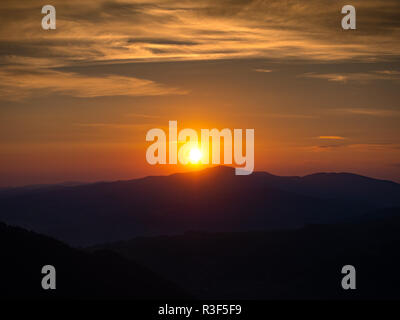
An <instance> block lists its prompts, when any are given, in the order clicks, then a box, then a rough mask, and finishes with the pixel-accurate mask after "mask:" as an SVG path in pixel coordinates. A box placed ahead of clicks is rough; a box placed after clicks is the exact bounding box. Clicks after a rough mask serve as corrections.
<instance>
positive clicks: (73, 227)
mask: <svg viewBox="0 0 400 320" xmlns="http://www.w3.org/2000/svg"><path fill="white" fill-rule="evenodd" d="M398 205H400V185H399V184H396V183H394V182H390V181H383V180H376V179H371V178H367V177H362V176H358V175H354V174H347V173H321V174H314V175H310V176H305V177H279V176H274V175H271V174H268V173H263V172H256V173H254V174H252V175H249V176H236V175H235V174H234V170H233V169H232V168H229V167H214V168H209V169H205V170H201V171H196V172H189V173H181V174H173V175H170V176H159V177H147V178H143V179H135V180H129V181H116V182H101V183H94V184H84V185H78V186H57V187H54V188H51V187H46V188H39V189H35V190H24V192H22V193H12V194H4V193H3V195H2V196H1V193H0V220H3V221H5V222H7V223H9V224H12V225H18V226H22V227H25V228H28V229H32V230H35V231H37V232H40V233H43V234H47V235H51V236H53V237H55V238H57V239H60V240H63V241H66V242H68V243H69V244H72V245H78V246H79V245H81V246H85V245H91V244H95V243H102V242H110V241H115V240H121V239H128V238H131V237H132V236H139V235H160V234H177V233H181V232H185V231H187V230H203V231H248V230H265V229H274V228H275V229H276V228H298V227H302V226H304V225H307V224H311V223H336V222H340V221H353V220H355V219H359V218H360V217H363V216H365V214H367V213H368V212H371V211H373V210H376V209H380V208H387V207H393V206H398Z"/></svg>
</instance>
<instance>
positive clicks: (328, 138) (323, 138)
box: [318, 136, 347, 140]
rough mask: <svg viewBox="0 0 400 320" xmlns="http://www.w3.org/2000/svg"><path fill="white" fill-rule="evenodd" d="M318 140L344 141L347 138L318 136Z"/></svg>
mask: <svg viewBox="0 0 400 320" xmlns="http://www.w3.org/2000/svg"><path fill="white" fill-rule="evenodd" d="M318 139H321V140H345V139H347V138H345V137H341V136H319V137H318Z"/></svg>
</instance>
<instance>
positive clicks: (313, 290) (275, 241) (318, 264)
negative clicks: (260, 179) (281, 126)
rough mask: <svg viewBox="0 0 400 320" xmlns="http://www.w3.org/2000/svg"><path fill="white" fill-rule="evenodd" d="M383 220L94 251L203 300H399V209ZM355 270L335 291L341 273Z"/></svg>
mask: <svg viewBox="0 0 400 320" xmlns="http://www.w3.org/2000/svg"><path fill="white" fill-rule="evenodd" d="M375 216H382V217H385V218H382V219H378V220H377V219H374V220H368V221H363V222H357V223H346V224H337V225H336V224H335V225H310V226H307V227H304V228H301V229H297V230H275V231H262V232H254V231H253V232H243V233H204V232H203V233H201V232H190V233H186V234H184V235H177V236H160V237H140V238H135V239H132V240H129V241H121V242H117V243H113V244H106V245H103V246H97V247H96V249H99V248H102V249H107V250H113V251H115V252H118V253H119V254H122V255H124V256H125V257H127V258H132V259H135V261H139V262H140V263H141V264H143V265H145V266H147V267H148V268H149V269H152V270H153V271H155V272H158V273H160V274H161V275H163V276H164V277H165V278H168V279H170V280H172V281H174V282H176V283H178V284H180V285H181V286H183V287H184V288H185V289H186V290H188V291H189V292H190V293H192V294H193V295H195V296H196V297H199V298H203V299H399V298H400V291H399V288H400V273H399V269H400V251H399V247H400V208H393V209H385V210H380V211H379V212H376V215H375ZM345 265H353V266H354V267H355V269H356V290H343V289H342V286H341V280H342V278H343V277H344V274H342V273H341V270H342V267H343V266H345Z"/></svg>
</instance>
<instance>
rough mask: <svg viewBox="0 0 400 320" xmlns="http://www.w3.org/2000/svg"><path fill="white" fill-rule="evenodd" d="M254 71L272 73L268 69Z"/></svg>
mask: <svg viewBox="0 0 400 320" xmlns="http://www.w3.org/2000/svg"><path fill="white" fill-rule="evenodd" d="M254 71H256V72H265V73H269V72H272V70H270V69H254Z"/></svg>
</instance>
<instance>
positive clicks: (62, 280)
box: [0, 223, 190, 299]
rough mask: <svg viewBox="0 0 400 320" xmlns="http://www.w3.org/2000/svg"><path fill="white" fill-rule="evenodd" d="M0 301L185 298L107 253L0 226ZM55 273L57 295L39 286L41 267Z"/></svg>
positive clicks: (145, 271) (139, 268) (154, 276)
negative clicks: (29, 299)
mask: <svg viewBox="0 0 400 320" xmlns="http://www.w3.org/2000/svg"><path fill="white" fill-rule="evenodd" d="M0 254H1V263H0V298H7V299H13V298H34V299H59V298H78V299H118V298H129V299H178V298H179V299H185V298H188V297H190V296H189V295H188V294H186V293H185V292H184V291H183V290H181V289H179V288H178V287H177V286H175V285H173V284H172V283H170V282H169V281H166V280H164V279H163V278H161V277H160V276H158V275H157V274H156V273H154V272H152V271H149V270H148V269H147V268H144V267H142V266H139V265H138V264H136V263H135V262H133V261H132V260H128V259H126V258H123V257H122V256H120V255H119V254H116V253H114V252H111V251H106V250H102V251H97V252H94V253H89V252H84V251H81V250H78V249H72V248H70V247H68V246H67V245H65V244H63V243H61V242H59V241H57V240H54V239H51V238H49V237H46V236H42V235H38V234H36V233H33V232H28V231H26V230H23V229H20V228H16V227H9V226H7V225H5V224H3V223H0ZM47 264H50V265H53V266H54V267H55V268H56V290H43V289H42V287H41V281H42V277H43V276H44V275H42V274H41V270H42V267H43V266H44V265H47Z"/></svg>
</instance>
